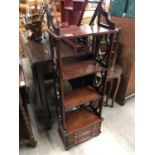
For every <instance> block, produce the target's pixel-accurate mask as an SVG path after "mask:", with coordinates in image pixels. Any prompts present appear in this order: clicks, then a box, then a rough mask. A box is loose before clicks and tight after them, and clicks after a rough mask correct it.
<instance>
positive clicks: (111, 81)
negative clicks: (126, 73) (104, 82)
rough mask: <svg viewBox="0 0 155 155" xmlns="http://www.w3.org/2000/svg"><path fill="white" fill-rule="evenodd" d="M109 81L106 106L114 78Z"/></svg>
mask: <svg viewBox="0 0 155 155" xmlns="http://www.w3.org/2000/svg"><path fill="white" fill-rule="evenodd" d="M109 83H110V86H109V89H108V94H107V98H106V106H107V105H108V100H109V97H110V94H111V90H112V86H113V80H110V81H109Z"/></svg>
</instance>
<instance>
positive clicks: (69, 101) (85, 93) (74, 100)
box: [64, 86, 101, 110]
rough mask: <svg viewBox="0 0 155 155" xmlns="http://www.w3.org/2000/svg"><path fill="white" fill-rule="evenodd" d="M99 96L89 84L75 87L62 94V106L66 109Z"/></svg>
mask: <svg viewBox="0 0 155 155" xmlns="http://www.w3.org/2000/svg"><path fill="white" fill-rule="evenodd" d="M100 98H101V95H100V94H99V93H98V92H97V91H96V90H95V89H94V88H92V87H90V86H86V87H82V88H77V89H74V90H72V91H69V92H67V93H65V94H64V108H65V110H68V109H71V108H73V107H75V106H78V105H81V104H84V103H88V102H90V101H94V100H97V99H100Z"/></svg>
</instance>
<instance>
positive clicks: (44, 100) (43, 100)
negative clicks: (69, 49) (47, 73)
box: [36, 65, 51, 129]
mask: <svg viewBox="0 0 155 155" xmlns="http://www.w3.org/2000/svg"><path fill="white" fill-rule="evenodd" d="M36 71H37V79H38V85H39V91H40V98H41V103H42V105H43V109H44V115H45V126H46V127H45V129H50V128H51V124H50V113H49V107H48V103H47V98H46V90H45V84H44V77H43V73H42V70H41V66H40V65H36Z"/></svg>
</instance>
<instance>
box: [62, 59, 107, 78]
mask: <svg viewBox="0 0 155 155" xmlns="http://www.w3.org/2000/svg"><path fill="white" fill-rule="evenodd" d="M62 69H63V80H70V79H75V78H78V77H82V76H86V75H91V74H94V73H96V72H101V71H103V70H105V68H103V67H102V66H99V64H98V63H96V62H95V61H94V60H85V61H81V62H75V63H71V64H66V65H63V68H62Z"/></svg>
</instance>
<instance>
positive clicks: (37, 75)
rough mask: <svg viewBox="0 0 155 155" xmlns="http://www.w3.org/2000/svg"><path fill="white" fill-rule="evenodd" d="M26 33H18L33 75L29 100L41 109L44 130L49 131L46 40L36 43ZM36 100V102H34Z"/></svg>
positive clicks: (48, 68)
mask: <svg viewBox="0 0 155 155" xmlns="http://www.w3.org/2000/svg"><path fill="white" fill-rule="evenodd" d="M27 34H28V33H27V31H25V32H20V35H21V42H22V45H23V48H24V51H25V54H26V56H27V57H28V60H29V63H30V66H31V69H32V74H33V80H34V84H33V88H32V92H33V93H31V98H32V100H33V101H34V99H35V102H37V104H38V107H40V108H41V110H42V111H43V114H44V128H45V129H50V128H51V124H50V114H49V108H48V102H47V98H46V88H45V84H44V82H45V80H48V79H49V78H51V76H52V73H51V72H52V69H50V68H51V67H50V64H51V63H50V60H51V59H50V52H49V42H48V38H46V39H44V40H42V41H41V42H36V41H34V40H31V39H30V38H28V35H27ZM36 99H37V100H36Z"/></svg>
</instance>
